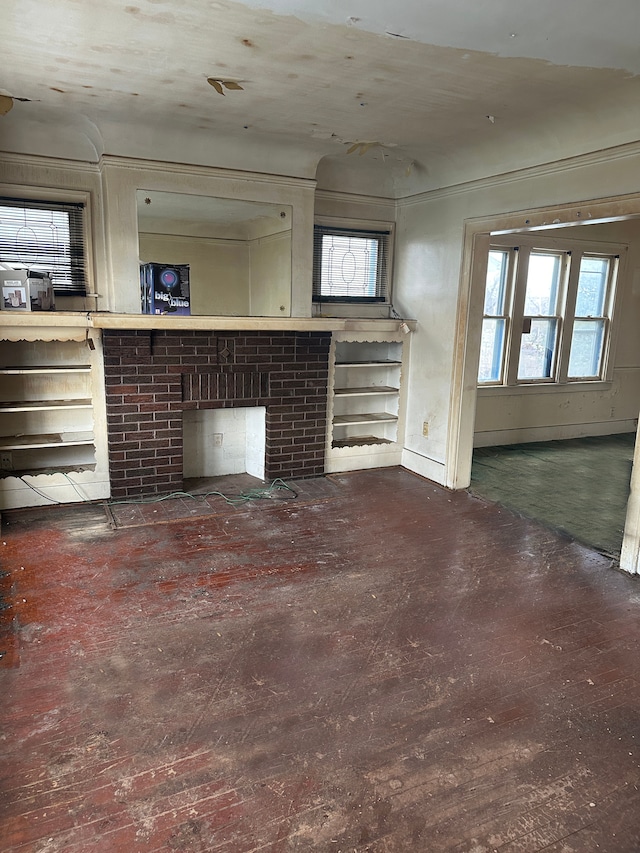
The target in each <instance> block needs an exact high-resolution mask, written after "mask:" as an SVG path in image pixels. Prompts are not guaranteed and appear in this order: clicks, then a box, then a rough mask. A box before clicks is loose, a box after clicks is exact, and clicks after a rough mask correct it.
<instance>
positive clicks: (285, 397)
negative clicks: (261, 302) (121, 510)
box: [103, 330, 330, 499]
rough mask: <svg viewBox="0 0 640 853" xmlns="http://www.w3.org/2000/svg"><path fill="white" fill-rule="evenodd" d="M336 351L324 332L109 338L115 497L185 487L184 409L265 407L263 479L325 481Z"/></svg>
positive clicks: (118, 334) (112, 334)
mask: <svg viewBox="0 0 640 853" xmlns="http://www.w3.org/2000/svg"><path fill="white" fill-rule="evenodd" d="M329 343H330V336H329V335H328V334H326V333H320V332H224V333H222V332H221V333H219V334H218V333H216V332H200V331H195V332H180V331H171V332H166V331H151V332H150V331H139V330H136V331H110V330H105V332H104V337H103V344H104V363H105V384H106V397H107V432H108V442H109V472H110V478H111V496H112V497H113V498H116V499H117V498H126V497H133V496H137V495H143V494H164V493H168V492H171V491H175V490H178V489H181V488H182V471H183V464H182V458H183V446H182V412H183V411H184V410H185V409H215V408H226V407H231V406H265V407H266V458H265V478H266V479H267V480H273V479H275V478H276V477H283V478H292V477H314V476H318V475H319V474H322V473H324V452H325V434H326V409H327V382H328V358H329Z"/></svg>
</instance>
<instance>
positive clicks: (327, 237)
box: [313, 225, 391, 303]
mask: <svg viewBox="0 0 640 853" xmlns="http://www.w3.org/2000/svg"><path fill="white" fill-rule="evenodd" d="M390 241H391V234H390V232H389V231H373V230H372V231H368V230H360V229H350V228H333V227H328V226H324V225H316V226H315V227H314V246H313V299H314V301H315V302H364V303H367V302H387V301H388V290H389V285H388V278H389V266H390V258H389V253H390Z"/></svg>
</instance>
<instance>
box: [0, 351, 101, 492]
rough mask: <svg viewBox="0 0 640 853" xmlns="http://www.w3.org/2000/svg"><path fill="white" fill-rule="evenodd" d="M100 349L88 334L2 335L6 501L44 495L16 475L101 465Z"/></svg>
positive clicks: (0, 451) (0, 471)
mask: <svg viewBox="0 0 640 853" xmlns="http://www.w3.org/2000/svg"><path fill="white" fill-rule="evenodd" d="M94 352H95V344H94V348H93V349H92V348H91V347H90V346H89V345H88V344H87V342H86V341H85V340H56V339H49V338H47V339H46V340H39V339H36V340H22V339H20V340H11V339H7V338H3V339H2V340H1V341H0V376H1V377H2V382H1V383H0V384H1V386H2V388H1V390H0V393H1V394H2V397H3V398H4V399H0V480H2V481H5V482H6V483H7V487H6V490H4V491H3V492H2V499H3V503H4V502H11V505H16V504H17V503H18V501H20V500H22V502H23V505H26V506H29V505H31V501H32V500H35V501H36V502H38V501H41V500H42V495H40V496H39V493H38V491H37V490H36V491H35V492H34V491H33V489H31V488H24V489H23V490H22V491H21V492H20V487H19V486H16V485H15V484H14V483H9V480H10V478H19V479H22V478H23V477H25V476H27V475H29V476H35V477H37V476H40V475H43V474H46V475H50V474H63V475H69V474H72V473H73V472H81V473H84V472H87V471H89V472H91V471H95V470H96V461H97V460H96V446H95V431H94V411H93V395H94V393H95V383H94V377H93V372H92V371H93V367H92V363H91V362H92V359H94V360H95V358H94ZM57 488H60V487H59V486H58V487H57ZM18 492H20V495H21V497H20V498H19V497H17V494H18ZM72 492H73V496H71V499H72V500H77V499H82V493H81V492H77V491H76V489H73V488H72ZM48 496H49V493H48V492H46V494H45V495H44V498H45V499H46V498H47V497H48ZM63 499H66V500H68V499H69V495H68V493H65V498H63Z"/></svg>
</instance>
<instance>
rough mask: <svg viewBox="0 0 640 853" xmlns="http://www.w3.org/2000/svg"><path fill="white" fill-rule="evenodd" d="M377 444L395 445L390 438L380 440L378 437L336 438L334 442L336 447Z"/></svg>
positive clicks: (354, 436) (355, 436)
mask: <svg viewBox="0 0 640 853" xmlns="http://www.w3.org/2000/svg"><path fill="white" fill-rule="evenodd" d="M376 444H393V442H392V441H391V440H390V439H388V438H380V436H377V435H353V436H351V437H350V438H336V439H334V440H333V446H334V447H365V446H368V445H376Z"/></svg>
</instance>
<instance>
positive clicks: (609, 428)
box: [473, 419, 637, 447]
mask: <svg viewBox="0 0 640 853" xmlns="http://www.w3.org/2000/svg"><path fill="white" fill-rule="evenodd" d="M636 429H637V426H636V421H635V420H633V419H629V420H624V421H604V422H603V423H595V424H565V425H560V426H545V427H523V428H522V429H503V430H492V431H491V432H479V433H478V432H477V433H476V434H475V435H474V437H473V446H474V447H495V446H496V445H501V444H527V443H528V442H531V441H561V440H563V439H567V438H588V437H589V436H596V435H618V434H620V433H624V432H635V431H636Z"/></svg>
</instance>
